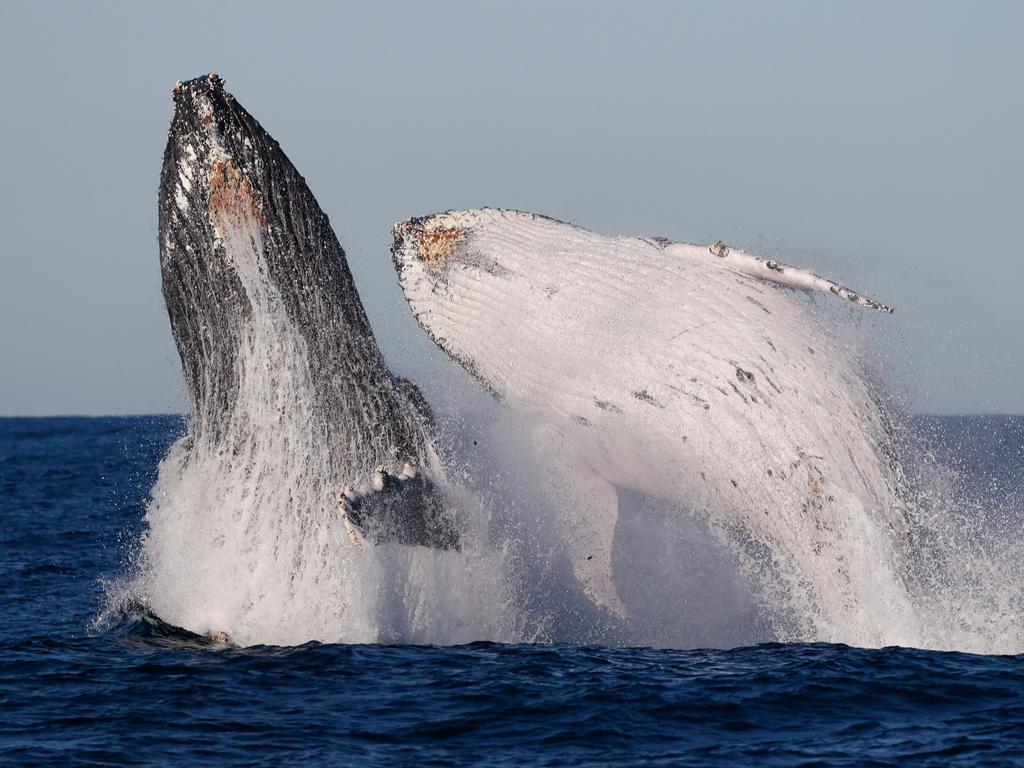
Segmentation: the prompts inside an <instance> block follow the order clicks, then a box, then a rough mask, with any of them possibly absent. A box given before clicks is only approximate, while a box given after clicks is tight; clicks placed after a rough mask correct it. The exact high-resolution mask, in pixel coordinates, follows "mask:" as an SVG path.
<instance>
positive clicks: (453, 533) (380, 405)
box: [159, 74, 458, 557]
mask: <svg viewBox="0 0 1024 768" xmlns="http://www.w3.org/2000/svg"><path fill="white" fill-rule="evenodd" d="M173 98H174V117H173V120H172V123H171V127H170V131H169V135H168V140H167V147H166V150H165V152H164V159H163V169H162V171H161V174H160V190H159V239H160V268H161V276H162V283H163V295H164V299H165V301H166V305H167V312H168V315H169V317H170V324H171V330H172V332H173V335H174V340H175V342H176V344H177V348H178V352H179V354H180V357H181V364H182V368H183V370H184V374H185V382H186V385H187V389H188V395H189V399H190V403H191V408H192V419H191V421H190V423H189V428H188V435H187V436H186V437H185V438H184V440H185V445H186V448H187V452H186V454H185V457H184V459H183V460H182V461H183V464H184V469H183V470H182V473H183V474H184V473H186V472H187V470H188V468H189V467H190V466H192V467H196V468H198V467H212V468H213V469H212V470H211V471H210V472H209V474H210V475H211V476H212V477H213V478H214V479H213V480H210V481H208V482H209V483H210V484H211V485H212V487H210V488H209V490H208V491H207V493H208V496H209V497H210V498H204V499H203V503H206V504H212V503H214V502H213V501H211V500H210V499H212V498H214V497H217V498H219V497H223V498H221V499H220V500H219V501H217V502H216V503H217V504H220V505H225V504H228V503H229V502H228V501H227V499H229V498H230V499H239V500H240V504H239V506H240V507H242V506H244V507H245V509H244V510H242V509H241V508H240V509H239V510H238V511H237V513H236V514H237V515H238V516H242V515H250V516H251V515H256V514H263V515H266V516H269V517H274V516H280V517H281V518H282V519H283V518H286V517H289V516H290V517H292V518H293V519H294V518H300V519H301V518H302V517H303V516H304V515H305V516H309V515H311V514H312V513H313V512H317V513H319V512H320V510H322V509H323V508H324V507H332V508H333V507H334V505H337V506H338V509H340V513H341V517H342V522H344V525H345V528H346V529H347V531H348V534H349V536H350V537H351V538H352V540H353V543H355V544H357V546H359V547H360V548H361V546H362V538H363V537H364V536H366V537H369V538H370V539H371V540H373V541H395V542H400V543H406V544H416V545H426V546H429V547H435V548H452V547H456V546H457V545H458V533H457V529H456V526H455V524H454V522H453V521H452V520H451V519H449V518H448V517H447V513H446V512H445V509H444V504H443V499H442V498H441V494H440V492H439V491H438V490H437V487H436V484H435V483H434V482H432V478H433V479H436V477H437V476H438V474H439V473H440V471H441V470H440V467H439V466H438V462H437V456H436V452H435V450H434V448H433V446H432V443H431V426H430V415H429V412H428V408H427V405H426V403H425V401H424V400H423V398H422V397H421V395H420V394H419V392H418V390H417V389H416V387H415V386H414V385H413V384H412V383H410V382H408V381H405V380H402V379H399V378H396V377H395V376H393V375H392V374H391V372H390V371H389V370H388V367H387V365H386V364H385V362H384V359H383V358H382V356H381V353H380V351H379V349H378V347H377V344H376V342H375V340H374V336H373V333H372V331H371V329H370V325H369V322H368V321H367V318H366V314H365V312H364V310H363V306H362V304H361V302H360V300H359V295H358V293H357V292H356V287H355V284H354V282H353V279H352V275H351V273H350V271H349V268H348V265H347V262H346V259H345V253H344V251H343V250H342V248H341V245H340V244H339V243H338V240H337V238H336V237H335V234H334V232H333V231H332V229H331V226H330V223H329V222H328V218H327V216H326V215H325V214H324V212H323V211H322V210H321V208H320V206H319V205H318V204H317V201H316V199H315V198H314V197H313V194H312V192H310V190H309V187H308V186H307V185H306V182H305V181H304V179H303V178H302V176H301V175H300V174H299V172H298V171H297V170H296V169H295V167H294V166H293V165H292V163H291V162H290V161H289V160H288V158H287V157H286V156H285V154H284V152H282V150H281V148H280V146H279V145H278V143H277V142H276V141H275V140H274V139H273V138H272V137H271V136H270V135H269V134H268V133H267V132H266V131H265V130H264V129H263V128H262V127H261V126H260V124H259V123H258V122H257V121H256V120H255V119H254V118H253V117H252V116H251V115H250V114H249V113H248V112H247V111H246V110H245V109H244V108H243V107H242V106H241V105H240V104H239V103H238V101H237V100H236V99H235V98H234V97H233V96H232V95H231V94H230V93H228V92H227V91H226V90H225V89H224V83H223V80H222V79H221V78H219V77H218V76H217V75H215V74H211V75H209V76H208V77H202V78H197V79H195V80H190V81H188V82H184V83H179V84H178V85H177V86H176V87H175V89H174V93H173ZM204 471H205V470H204ZM196 472H197V473H198V472H199V469H197V470H196ZM335 514H337V511H335ZM250 525H251V523H250ZM274 551H275V553H277V554H276V556H279V557H283V556H284V555H281V554H279V553H280V551H281V550H280V547H277V546H275V550H274ZM294 557H298V555H295V556H294Z"/></svg>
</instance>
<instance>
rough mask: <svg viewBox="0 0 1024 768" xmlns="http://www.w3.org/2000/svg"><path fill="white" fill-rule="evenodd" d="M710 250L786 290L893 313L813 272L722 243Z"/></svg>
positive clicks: (724, 261) (725, 261) (734, 267)
mask: <svg viewBox="0 0 1024 768" xmlns="http://www.w3.org/2000/svg"><path fill="white" fill-rule="evenodd" d="M708 250H709V251H710V252H711V255H712V256H714V257H715V258H716V259H718V260H719V261H720V262H721V263H722V265H723V266H725V267H728V268H729V269H732V270H734V271H736V272H740V273H742V274H745V275H750V276H752V277H759V278H761V279H762V280H770V281H771V282H773V283H778V284H779V285H784V286H786V287H787V288H795V289H796V290H799V291H822V292H824V293H831V294H833V295H835V296H839V297H840V298H843V299H846V300H847V301H852V302H853V303H854V304H859V305H861V306H862V307H869V308H870V309H877V310H879V311H880V312H886V313H889V314H891V313H892V311H893V310H892V307H888V306H886V305H885V304H882V303H881V302H880V301H875V300H874V299H872V298H870V297H868V296H865V295H864V294H861V293H857V292H856V291H851V290H850V289H849V288H844V287H843V286H841V285H839V283H834V282H832V281H831V280H826V279H825V278H823V277H818V276H817V275H815V274H814V273H812V272H808V271H807V270H805V269H797V268H796V267H791V266H789V265H788V264H780V263H779V262H777V261H772V260H771V259H762V258H760V257H758V256H752V255H750V254H749V253H745V252H744V251H740V250H737V249H735V248H730V247H729V246H728V245H726V244H725V243H723V242H717V243H715V244H714V245H712V246H711V247H710V248H709V249H708Z"/></svg>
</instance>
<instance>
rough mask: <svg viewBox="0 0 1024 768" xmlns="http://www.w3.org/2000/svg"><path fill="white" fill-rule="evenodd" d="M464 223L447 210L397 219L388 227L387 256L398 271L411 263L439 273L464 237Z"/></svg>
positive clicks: (401, 271) (453, 256)
mask: <svg viewBox="0 0 1024 768" xmlns="http://www.w3.org/2000/svg"><path fill="white" fill-rule="evenodd" d="M467 231H468V228H467V227H466V225H465V223H463V222H460V221H459V220H458V219H457V218H456V217H453V216H451V215H449V214H437V215H434V216H423V217H417V218H412V219H407V220H406V221H399V222H397V223H396V224H395V225H394V227H392V229H391V232H392V235H393V236H394V243H393V244H392V246H391V258H392V261H393V262H394V264H395V268H396V269H397V270H398V271H399V274H400V275H401V274H402V273H403V271H404V270H405V269H407V268H409V267H412V266H418V267H422V268H423V269H425V270H426V271H427V272H430V273H435V274H436V273H440V272H442V271H443V270H444V269H445V267H447V266H448V265H449V264H450V263H451V262H452V260H453V259H454V258H455V257H456V255H457V254H458V251H459V246H460V245H461V244H462V242H463V241H464V240H465V239H466V236H467Z"/></svg>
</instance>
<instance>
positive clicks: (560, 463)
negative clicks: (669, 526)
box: [535, 430, 627, 619]
mask: <svg viewBox="0 0 1024 768" xmlns="http://www.w3.org/2000/svg"><path fill="white" fill-rule="evenodd" d="M535 439H536V440H537V441H538V444H539V446H540V447H541V448H542V450H544V451H545V455H548V456H552V457H553V460H552V461H551V462H550V463H548V464H547V467H548V470H549V480H550V481H551V487H550V489H549V492H550V493H551V497H552V500H553V503H554V505H555V507H556V508H557V510H558V517H557V524H556V530H557V531H558V533H559V534H560V536H561V539H562V543H563V544H564V546H565V552H566V554H567V555H568V558H569V562H570V564H571V566H572V572H573V576H575V578H576V581H578V582H579V584H580V587H582V589H583V592H584V594H586V596H587V597H588V598H589V599H590V600H592V601H593V602H594V603H595V604H596V605H597V606H598V607H599V608H601V609H603V610H605V611H607V612H608V613H610V614H613V615H614V616H617V617H619V618H623V619H624V618H626V616H627V613H626V608H625V606H624V605H623V604H622V600H621V599H620V598H619V592H618V589H617V588H616V586H615V580H614V578H613V574H612V548H613V546H614V543H615V525H616V523H617V522H618V519H619V496H618V492H617V491H616V490H615V486H614V485H612V484H611V483H610V482H608V481H607V480H605V479H604V478H602V477H600V476H599V475H597V474H596V473H595V472H594V471H593V470H592V469H590V467H589V466H588V465H587V464H586V463H585V461H583V460H582V459H580V458H578V457H577V455H576V454H575V453H574V452H573V451H572V450H571V448H569V447H568V446H567V445H566V444H565V443H564V442H562V441H561V436H560V435H559V434H558V433H557V432H554V431H548V430H538V431H537V433H535Z"/></svg>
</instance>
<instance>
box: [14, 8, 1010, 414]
mask: <svg viewBox="0 0 1024 768" xmlns="http://www.w3.org/2000/svg"><path fill="white" fill-rule="evenodd" d="M1022 39H1024V4H1021V3H1005V4H1002V3H985V4H968V3H963V4H959V5H951V4H946V3H935V2H928V3H923V2H922V3H892V2H885V3H850V4H846V5H842V6H840V5H838V4H833V3H822V2H809V3H778V4H773V3H760V2H754V3H718V2H714V3H712V2H700V3H653V2H652V3H643V2H629V3H622V4H608V3H524V2H518V1H517V2H509V1H506V2H504V3H500V4H498V3H458V4H449V3H441V2H433V3H416V4H412V3H409V4H405V3H394V4H392V3H382V2H374V3H366V4H365V5H360V6H349V5H346V4H340V3H327V2H310V3H287V4H286V3H275V4H267V3H258V2H247V3H237V4H220V3H208V2H163V3H147V2H124V3H43V2H17V1H15V2H12V1H11V0H4V2H2V3H0V68H2V72H3V77H2V78H0V152H2V156H0V157H2V165H0V168H2V171H0V212H2V213H0V361H2V362H0V414H8V415H10V414H61V413H89V414H98V413H139V412H156V411H168V410H171V411H176V410H181V409H182V408H183V407H184V398H183V395H182V383H181V374H180V367H179V363H178V360H177V356H176V353H175V351H174V347H173V343H172V340H171V337H170V330H169V326H168V323H167V319H166V314H165V312H164V308H163V300H162V297H161V295H160V276H159V266H158V258H157V240H156V188H157V176H158V173H159V168H160V162H161V153H162V151H163V146H164V141H165V138H166V130H167V126H168V123H169V120H170V115H171V108H172V103H171V99H170V91H171V88H172V86H173V85H174V82H175V81H176V80H178V79H185V78H189V77H193V76H196V75H199V74H202V73H205V72H208V71H210V70H214V71H217V72H219V73H220V74H221V75H223V76H224V77H225V78H226V80H227V84H228V89H229V90H231V91H232V92H233V93H235V95H236V96H238V98H239V100H240V101H241V102H242V103H243V104H244V105H246V107H248V108H249V109H250V111H252V112H253V114H254V115H255V116H256V117H257V119H259V120H260V121H261V122H262V123H263V125H264V126H265V127H266V128H267V130H269V131H270V133H271V134H273V135H274V136H275V137H276V138H277V139H278V140H279V141H280V142H281V144H282V146H283V147H284V149H285V151H286V152H287V153H288V154H289V156H290V157H291V158H292V160H293V161H294V162H295V164H296V165H297V166H298V168H299V169H300V171H301V172H302V173H303V174H304V175H305V176H306V178H307V180H308V181H309V183H310V186H311V187H312V189H313V191H314V193H315V194H316V195H317V196H318V198H319V200H320V203H321V205H322V206H323V207H324V209H325V210H326V211H327V213H328V214H329V215H330V217H331V220H332V222H333V223H334V226H335V229H336V231H337V233H338V236H339V238H340V239H341V241H342V244H343V245H344V246H345V248H346V250H347V251H348V254H349V258H350V262H351V265H352V269H353V272H354V273H355V275H356V280H357V282H358V284H359V287H360V289H361V291H362V295H363V300H364V303H365V304H366V306H367V310H368V312H369V314H370V317H371V320H372V322H373V323H374V326H375V329H376V330H377V333H378V336H379V338H380V341H381V344H382V347H383V348H384V349H385V352H386V353H387V354H388V356H389V359H391V360H392V362H393V364H394V365H395V366H396V367H397V368H399V369H400V370H403V371H406V372H410V373H413V374H415V375H419V376H430V375H433V372H434V371H436V370H437V368H436V366H441V365H444V363H443V361H441V360H439V358H438V355H437V354H436V353H435V352H434V350H433V348H432V346H431V345H430V344H429V342H426V341H425V339H424V337H423V335H422V334H421V333H420V332H419V330H418V329H417V327H416V326H415V324H414V323H413V321H412V320H411V318H410V316H409V313H408V310H407V309H406V306H405V303H404V301H403V300H402V298H401V294H400V292H399V290H398V288H397V284H396V280H395V277H394V274H393V272H392V269H391V265H390V261H389V258H388V256H389V254H388V250H387V248H388V245H389V243H390V238H389V230H390V225H391V223H392V222H393V221H394V220H396V219H399V218H405V217H407V216H410V215H414V214H421V213H427V212H433V211H436V210H441V209H445V208H453V207H478V206H481V205H493V206H505V207H515V208H522V209H527V210H534V211H538V212H542V213H546V214H549V215H552V216H556V217H558V218H561V219H565V220H569V221H573V222H575V223H578V224H581V225H584V226H588V227H590V228H592V229H596V230H598V231H602V232H608V233H616V232H622V233H636V234H659V235H665V236H668V237H672V238H675V239H682V240H690V241H698V242H701V241H707V242H710V241H714V240H717V239H723V240H725V241H727V242H731V243H733V244H736V245H739V246H743V247H745V248H747V249H748V250H754V251H760V252H763V253H766V254H770V255H772V256H775V257H777V258H779V259H781V260H784V261H789V262H791V263H795V264H800V265H803V266H810V267H814V268H815V269H817V270H818V271H820V272H822V273H824V274H827V275H829V276H832V277H835V278H837V279H839V280H840V281H842V282H844V283H846V284H848V285H850V286H851V287H854V288H857V289H860V290H863V291H864V292H866V293H868V294H870V295H873V296H876V297H877V298H879V299H881V300H883V301H885V302H887V303H891V304H893V305H895V306H896V307H897V308H898V309H897V314H896V315H894V316H892V317H882V316H877V317H876V316H870V317H869V316H867V315H866V314H865V313H859V314H857V313H854V312H853V311H852V310H843V311H850V312H851V318H852V319H851V322H853V323H856V324H857V325H859V326H860V328H861V331H862V332H863V334H865V335H867V336H869V337H872V338H873V339H875V340H874V341H872V342H871V344H872V346H873V347H874V348H875V349H877V350H878V351H879V353H880V355H881V356H882V358H883V359H884V360H886V361H887V364H888V366H889V371H888V373H887V376H888V379H889V381H890V383H891V385H892V386H893V388H894V389H896V390H897V391H898V392H899V393H900V394H901V395H902V396H903V397H904V398H905V399H906V402H907V403H908V405H909V406H910V407H912V408H913V409H915V410H919V411H939V412H993V411H996V412H1016V413H1019V412H1021V411H1024V383H1022V382H1024V334H1022V326H1024V305H1022V303H1021V298H1020V292H1021V291H1022V290H1024V259H1022V257H1021V254H1020V247H1019V243H1020V236H1019V234H1018V228H1019V226H1020V224H1021V221H1022V219H1024V216H1022V203H1024V194H1022V180H1024V152H1022V149H1021V141H1022V137H1024V88H1022V86H1021V82H1020V80H1021V75H1022V73H1024V54H1022V50H1024V45H1022Z"/></svg>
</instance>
